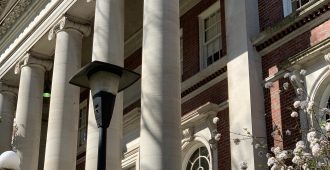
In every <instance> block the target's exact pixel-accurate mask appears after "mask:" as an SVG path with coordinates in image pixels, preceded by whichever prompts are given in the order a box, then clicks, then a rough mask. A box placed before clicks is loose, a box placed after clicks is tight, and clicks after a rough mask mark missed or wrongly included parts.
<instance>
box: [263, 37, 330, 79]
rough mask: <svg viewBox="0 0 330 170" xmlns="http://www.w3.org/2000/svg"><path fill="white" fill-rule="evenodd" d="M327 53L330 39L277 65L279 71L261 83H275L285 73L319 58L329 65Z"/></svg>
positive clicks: (329, 49)
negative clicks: (322, 58)
mask: <svg viewBox="0 0 330 170" xmlns="http://www.w3.org/2000/svg"><path fill="white" fill-rule="evenodd" d="M329 53H330V37H329V38H327V39H325V40H323V41H321V42H319V43H318V44H316V45H314V46H312V47H309V48H307V49H305V50H303V51H301V52H299V53H297V54H296V55H294V56H292V57H290V58H288V59H287V60H285V61H283V62H281V63H280V64H279V65H278V69H279V71H278V72H277V73H276V74H274V75H272V76H270V77H267V78H266V79H265V80H264V82H263V83H264V84H265V83H267V82H274V81H277V80H279V79H280V78H282V77H283V75H284V74H285V73H286V72H287V71H293V70H294V69H295V67H296V66H300V65H304V64H306V63H308V62H309V61H312V60H314V59H317V58H319V57H324V59H325V61H326V62H329V63H330V57H329ZM327 59H329V60H327Z"/></svg>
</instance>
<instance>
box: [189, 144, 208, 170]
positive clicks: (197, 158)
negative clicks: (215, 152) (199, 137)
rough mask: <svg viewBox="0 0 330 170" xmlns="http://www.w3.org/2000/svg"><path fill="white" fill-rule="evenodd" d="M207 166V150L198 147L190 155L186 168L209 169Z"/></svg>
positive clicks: (191, 169)
mask: <svg viewBox="0 0 330 170" xmlns="http://www.w3.org/2000/svg"><path fill="white" fill-rule="evenodd" d="M209 168H210V154H209V151H208V150H207V148H206V147H200V148H198V149H197V150H196V151H195V152H194V153H193V154H192V155H191V156H190V158H189V161H188V164H187V167H186V170H209Z"/></svg>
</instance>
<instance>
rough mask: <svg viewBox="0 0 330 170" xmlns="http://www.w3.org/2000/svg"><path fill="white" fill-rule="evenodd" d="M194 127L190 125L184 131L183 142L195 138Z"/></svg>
mask: <svg viewBox="0 0 330 170" xmlns="http://www.w3.org/2000/svg"><path fill="white" fill-rule="evenodd" d="M193 133H194V132H193V128H192V127H189V128H186V129H184V130H183V131H182V142H183V143H185V142H190V141H192V140H193Z"/></svg>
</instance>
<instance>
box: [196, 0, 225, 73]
mask: <svg viewBox="0 0 330 170" xmlns="http://www.w3.org/2000/svg"><path fill="white" fill-rule="evenodd" d="M199 18H200V46H201V49H200V51H201V54H200V55H201V56H202V57H201V67H202V68H206V67H207V66H209V65H211V64H213V63H214V62H216V61H217V60H219V59H220V58H222V57H223V53H222V41H221V17H220V2H219V1H217V2H216V3H215V4H213V5H212V6H211V7H210V8H209V9H207V10H206V11H204V12H203V13H202V14H200V16H199Z"/></svg>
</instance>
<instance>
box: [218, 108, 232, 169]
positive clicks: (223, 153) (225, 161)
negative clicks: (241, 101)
mask: <svg viewBox="0 0 330 170" xmlns="http://www.w3.org/2000/svg"><path fill="white" fill-rule="evenodd" d="M217 116H218V117H219V119H220V123H219V124H218V132H219V133H220V134H221V138H220V141H219V143H218V170H230V169H231V163H230V136H229V135H230V134H229V110H228V108H227V109H225V110H222V111H220V112H219V113H218V115H217Z"/></svg>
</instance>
